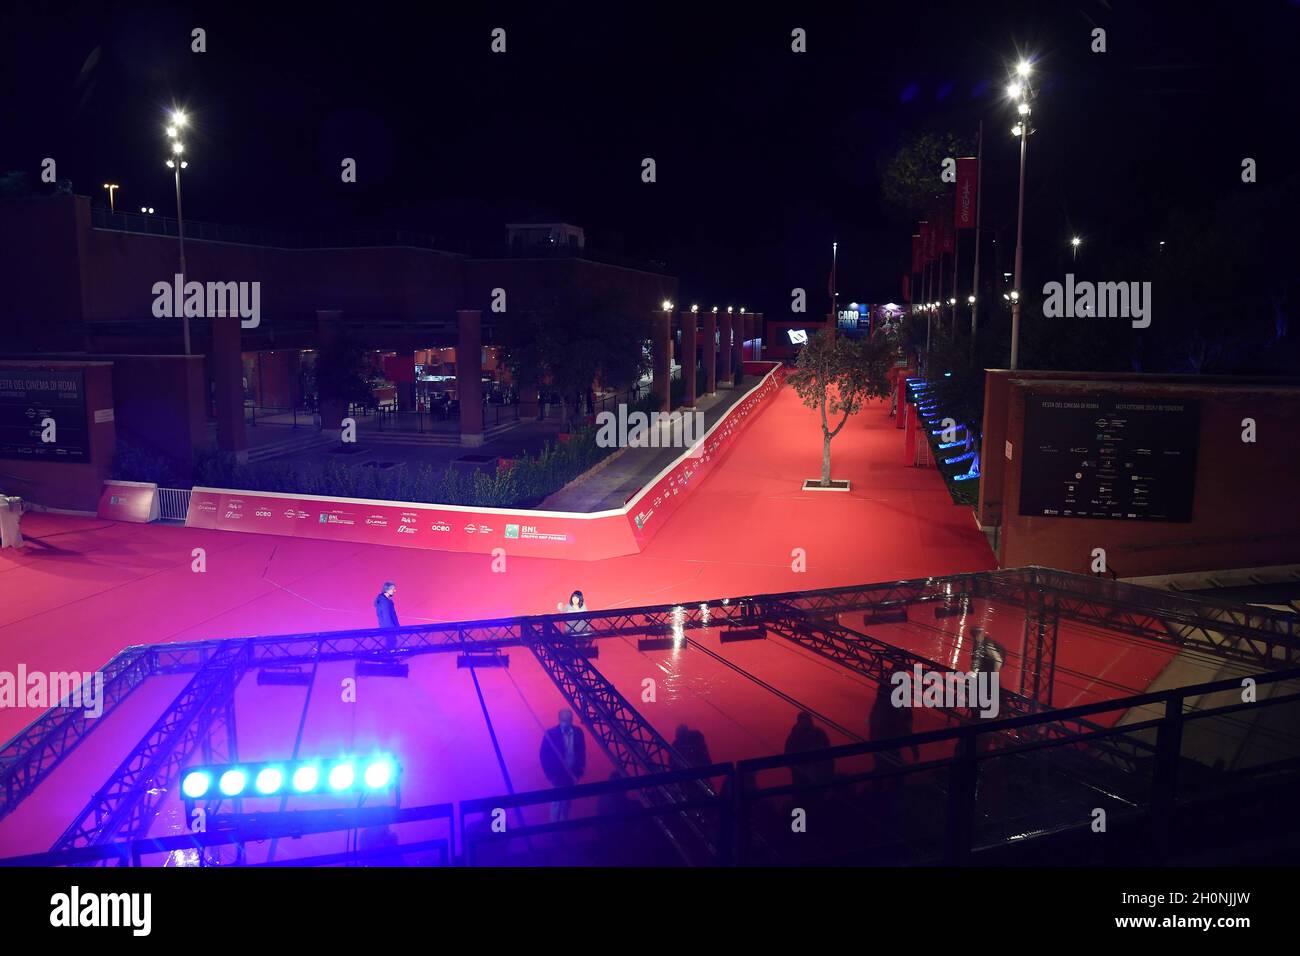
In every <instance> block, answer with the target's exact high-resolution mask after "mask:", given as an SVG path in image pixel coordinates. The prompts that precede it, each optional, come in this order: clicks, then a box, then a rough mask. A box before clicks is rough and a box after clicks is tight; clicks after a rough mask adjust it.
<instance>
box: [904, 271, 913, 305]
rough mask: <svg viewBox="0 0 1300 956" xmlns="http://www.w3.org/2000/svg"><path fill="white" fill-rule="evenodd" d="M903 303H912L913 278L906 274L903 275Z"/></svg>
mask: <svg viewBox="0 0 1300 956" xmlns="http://www.w3.org/2000/svg"><path fill="white" fill-rule="evenodd" d="M902 301H903V302H911V301H912V277H911V276H910V275H907V274H906V273H904V274H903V298H902Z"/></svg>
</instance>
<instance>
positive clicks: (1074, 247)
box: [1070, 236, 1083, 262]
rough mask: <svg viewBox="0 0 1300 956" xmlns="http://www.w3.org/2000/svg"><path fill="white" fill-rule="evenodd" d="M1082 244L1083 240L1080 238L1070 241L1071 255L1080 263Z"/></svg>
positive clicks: (1076, 237)
mask: <svg viewBox="0 0 1300 956" xmlns="http://www.w3.org/2000/svg"><path fill="white" fill-rule="evenodd" d="M1082 242H1083V240H1082V239H1080V238H1079V237H1078V236H1075V237H1074V238H1073V239H1071V240H1070V254H1071V255H1072V256H1073V257H1074V261H1075V262H1078V261H1079V246H1080V244H1081V243H1082Z"/></svg>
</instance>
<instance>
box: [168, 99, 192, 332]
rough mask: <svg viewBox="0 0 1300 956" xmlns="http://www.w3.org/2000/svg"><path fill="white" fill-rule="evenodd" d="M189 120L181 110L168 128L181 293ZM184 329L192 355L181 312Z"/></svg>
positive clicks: (185, 318)
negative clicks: (183, 186) (185, 141)
mask: <svg viewBox="0 0 1300 956" xmlns="http://www.w3.org/2000/svg"><path fill="white" fill-rule="evenodd" d="M186 122H188V121H187V119H186V117H185V114H184V113H182V112H181V111H180V110H175V111H174V112H173V113H172V122H171V125H170V126H168V127H167V137H168V139H170V140H171V144H172V158H171V159H169V160H167V168H168V169H171V170H174V171H175V173H176V238H177V241H178V242H179V244H180V256H181V271H180V277H181V280H180V281H181V291H182V293H184V289H185V216H184V214H183V213H182V212H181V170H182V169H185V168H186V167H187V166H189V163H187V162H185V161H184V160H183V159H181V154H182V153H184V152H185V146H184V144H183V143H181V141H180V131H181V128H182V127H184V126H185V124H186ZM181 321H182V327H183V328H184V330H185V354H186V355H189V354H191V353H190V317H189V314H188V313H187V312H186V311H185V310H184V309H182V310H181Z"/></svg>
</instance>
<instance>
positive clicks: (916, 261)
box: [903, 234, 925, 302]
mask: <svg viewBox="0 0 1300 956" xmlns="http://www.w3.org/2000/svg"><path fill="white" fill-rule="evenodd" d="M923 251H924V250H922V248H921V237H920V235H919V234H918V235H915V236H913V237H912V275H920V274H921V270H922V269H924V268H925V257H924V256H923V255H922V252H923ZM903 298H904V299H905V300H906V301H908V302H910V301H912V300H911V299H908V298H907V296H903Z"/></svg>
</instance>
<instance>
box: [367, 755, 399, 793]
mask: <svg viewBox="0 0 1300 956" xmlns="http://www.w3.org/2000/svg"><path fill="white" fill-rule="evenodd" d="M362 779H364V780H365V782H366V786H367V787H369V788H370V789H371V790H382V789H383V788H384V787H386V786H388V782H389V781H390V780H392V779H393V762H392V761H391V760H389V759H388V758H386V757H380V758H378V759H376V760H372V761H370V765H369V766H367V767H366V772H365V773H364V774H363V776H362Z"/></svg>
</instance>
